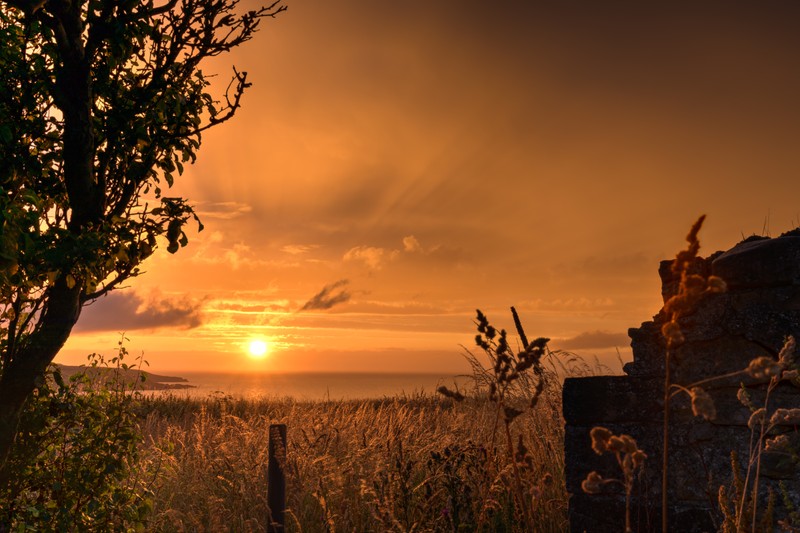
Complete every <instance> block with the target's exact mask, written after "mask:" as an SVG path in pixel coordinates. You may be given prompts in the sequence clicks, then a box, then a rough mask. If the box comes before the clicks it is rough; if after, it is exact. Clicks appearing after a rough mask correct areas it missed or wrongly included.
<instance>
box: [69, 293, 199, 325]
mask: <svg viewBox="0 0 800 533" xmlns="http://www.w3.org/2000/svg"><path fill="white" fill-rule="evenodd" d="M201 305H202V304H201V302H198V301H193V300H190V299H188V298H185V297H184V298H167V297H163V296H159V297H157V298H153V299H150V300H145V299H144V298H142V297H141V296H139V295H137V294H136V293H133V292H119V291H117V292H112V293H111V294H109V295H108V296H106V297H105V298H102V299H100V300H97V301H96V302H94V303H93V304H91V305H89V306H88V307H86V308H84V310H83V312H82V313H81V318H80V320H79V321H78V323H77V324H76V326H75V331H76V332H87V331H133V330H140V329H159V328H164V327H173V328H174V327H178V328H184V329H192V328H196V327H198V326H200V325H201V324H202V320H201V313H200V311H201Z"/></svg>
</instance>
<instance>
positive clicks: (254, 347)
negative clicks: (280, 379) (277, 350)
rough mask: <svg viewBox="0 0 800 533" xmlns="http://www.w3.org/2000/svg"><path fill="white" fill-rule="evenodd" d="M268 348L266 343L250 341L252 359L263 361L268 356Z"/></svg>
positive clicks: (249, 349) (249, 347)
mask: <svg viewBox="0 0 800 533" xmlns="http://www.w3.org/2000/svg"><path fill="white" fill-rule="evenodd" d="M267 348H268V347H267V343H266V342H264V341H262V340H258V339H256V340H253V341H250V345H249V346H248V352H249V353H250V357H252V358H254V359H262V358H264V357H266V356H267Z"/></svg>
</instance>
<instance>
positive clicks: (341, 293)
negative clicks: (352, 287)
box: [300, 279, 350, 311]
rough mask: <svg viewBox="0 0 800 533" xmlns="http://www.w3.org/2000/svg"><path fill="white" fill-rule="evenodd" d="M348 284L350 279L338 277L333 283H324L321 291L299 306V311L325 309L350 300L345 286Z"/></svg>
mask: <svg viewBox="0 0 800 533" xmlns="http://www.w3.org/2000/svg"><path fill="white" fill-rule="evenodd" d="M349 284H350V281H348V280H346V279H340V280H339V281H337V282H335V283H331V284H330V285H325V287H323V288H322V290H321V291H319V292H318V293H317V294H315V295H314V296H312V297H311V299H310V300H309V301H307V302H306V303H305V304H304V305H303V307H301V308H300V311H312V310H325V309H330V308H331V307H333V306H335V305H338V304H341V303H345V302H347V301H348V300H350V292H349V291H347V290H346V289H345V287H347V285H349Z"/></svg>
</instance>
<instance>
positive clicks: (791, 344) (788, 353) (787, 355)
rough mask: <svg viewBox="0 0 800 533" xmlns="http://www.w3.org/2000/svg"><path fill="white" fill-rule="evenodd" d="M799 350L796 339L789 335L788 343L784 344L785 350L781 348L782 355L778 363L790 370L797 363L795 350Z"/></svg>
mask: <svg viewBox="0 0 800 533" xmlns="http://www.w3.org/2000/svg"><path fill="white" fill-rule="evenodd" d="M796 348H797V344H796V342H795V340H794V337H793V336H791V335H789V336H788V337H786V342H784V343H783V348H781V351H780V353H779V354H778V361H780V363H781V364H782V365H783V366H784V367H786V368H788V367H790V366H792V365H793V364H794V362H795V353H794V352H795V349H796Z"/></svg>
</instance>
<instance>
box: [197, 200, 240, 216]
mask: <svg viewBox="0 0 800 533" xmlns="http://www.w3.org/2000/svg"><path fill="white" fill-rule="evenodd" d="M251 211H253V207H252V206H250V205H248V204H244V203H241V202H200V203H199V204H198V205H197V216H199V217H200V218H201V219H203V218H216V219H223V220H229V219H232V218H239V217H240V216H243V215H245V214H247V213H250V212H251Z"/></svg>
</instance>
